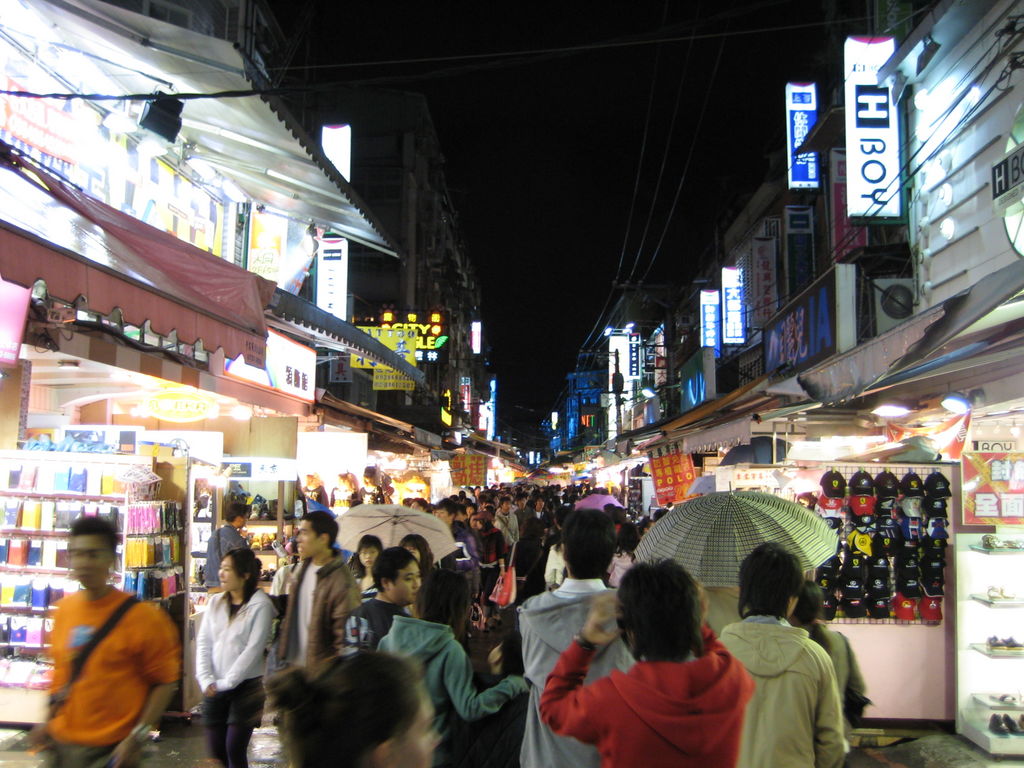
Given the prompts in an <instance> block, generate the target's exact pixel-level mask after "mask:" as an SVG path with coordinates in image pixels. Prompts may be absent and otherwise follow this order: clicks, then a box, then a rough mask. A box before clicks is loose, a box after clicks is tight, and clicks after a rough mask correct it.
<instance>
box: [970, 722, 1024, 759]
mask: <svg viewBox="0 0 1024 768" xmlns="http://www.w3.org/2000/svg"><path fill="white" fill-rule="evenodd" d="M989 717H990V715H987V714H986V715H985V721H984V722H983V723H981V724H978V723H976V722H975V721H974V720H973V719H971V718H968V719H967V720H965V721H964V724H963V727H964V735H965V736H967V737H968V738H970V740H971V741H973V742H974V743H975V744H977V745H978V746H980V747H981V748H982V749H984V750H985V751H986V752H988V753H989V754H990V755H1000V756H1003V755H1013V756H1016V755H1024V734H1009V735H1007V736H999V735H997V734H994V733H992V732H991V731H990V730H989V729H988V718H989Z"/></svg>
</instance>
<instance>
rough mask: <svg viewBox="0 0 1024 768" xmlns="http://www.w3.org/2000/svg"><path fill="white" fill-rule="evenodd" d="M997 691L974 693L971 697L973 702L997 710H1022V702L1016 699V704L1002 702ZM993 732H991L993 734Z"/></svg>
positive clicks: (1023, 709) (1023, 705)
mask: <svg viewBox="0 0 1024 768" xmlns="http://www.w3.org/2000/svg"><path fill="white" fill-rule="evenodd" d="M999 696H1000V694H998V693H975V694H972V697H973V699H974V701H975V703H977V704H980V705H981V706H983V707H987V708H988V709H991V710H993V711H997V712H1024V704H1021V703H1020V701H1018V702H1017V703H1016V704H1004V703H1003V702H1001V701H999V700H998V699H999ZM994 735H995V734H993V736H994Z"/></svg>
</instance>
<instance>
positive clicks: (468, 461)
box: [451, 453, 487, 487]
mask: <svg viewBox="0 0 1024 768" xmlns="http://www.w3.org/2000/svg"><path fill="white" fill-rule="evenodd" d="M451 473H452V485H453V486H455V487H461V486H464V485H474V486H475V485H487V457H486V456H480V455H479V454H475V453H460V454H458V455H457V456H453V457H452V460H451Z"/></svg>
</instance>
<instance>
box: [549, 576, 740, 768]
mask: <svg viewBox="0 0 1024 768" xmlns="http://www.w3.org/2000/svg"><path fill="white" fill-rule="evenodd" d="M617 619H618V622H619V626H621V632H622V634H623V635H624V636H625V638H626V642H627V643H628V644H629V647H630V650H631V651H632V652H633V656H635V657H636V659H637V663H636V664H635V665H634V666H633V668H632V669H630V670H629V672H626V673H622V672H618V671H613V672H612V674H611V675H610V676H608V677H605V678H602V679H600V680H598V681H596V682H594V683H592V684H590V685H586V686H584V684H583V681H584V679H585V678H586V676H587V671H588V669H589V667H590V662H591V660H592V659H593V657H594V654H595V652H596V651H597V649H598V648H599V647H601V646H603V645H606V644H607V643H609V642H611V641H613V640H615V639H616V638H617V637H619V634H620V629H619V627H618V626H616V620H617ZM753 692H754V683H753V681H752V680H751V679H750V675H748V674H747V672H746V670H745V669H744V668H743V664H741V663H740V662H739V661H738V660H736V659H735V658H733V656H732V655H731V654H730V653H729V652H728V651H727V650H726V649H725V646H724V645H722V644H721V643H720V642H719V640H718V638H716V637H715V635H714V633H713V632H712V631H711V630H710V629H708V627H707V625H706V624H705V623H704V608H703V600H702V598H701V590H700V587H699V585H698V584H697V582H696V581H694V579H693V578H692V577H691V576H690V575H689V574H688V573H687V572H686V571H685V570H684V569H683V567H682V566H680V565H678V564H677V563H674V562H671V561H669V560H662V561H661V562H659V563H655V564H649V563H637V564H636V565H634V566H633V567H632V568H631V569H630V570H629V571H628V572H627V573H626V575H625V576H624V577H623V579H622V586H620V587H619V593H618V596H617V597H616V595H614V594H613V593H610V592H609V593H605V594H602V595H598V596H597V597H595V598H594V599H593V601H592V602H591V606H590V614H589V616H588V617H587V621H586V623H585V624H584V625H583V628H582V629H581V630H580V633H579V634H578V635H577V636H576V641H575V642H574V643H571V644H570V645H569V647H568V648H567V649H566V650H565V652H564V653H563V654H562V657H561V658H560V659H559V660H558V664H557V665H556V666H555V670H554V672H552V673H551V676H550V677H549V678H548V682H547V685H546V686H545V688H544V695H543V696H542V697H541V702H540V712H541V717H543V718H544V722H545V723H547V724H548V725H549V726H551V728H552V730H554V731H555V733H559V734H562V735H564V736H572V737H574V738H577V739H579V740H580V741H583V742H585V743H587V744H594V745H596V746H597V748H598V750H599V751H600V753H601V754H602V755H603V756H604V758H605V760H606V762H607V763H608V764H609V765H645V766H649V767H650V768H662V767H664V768H688V767H692V768H704V767H705V766H712V765H735V764H736V759H737V758H738V757H739V749H740V734H741V731H742V726H743V713H744V710H745V709H746V706H747V701H748V700H749V699H750V697H751V695H752V694H753Z"/></svg>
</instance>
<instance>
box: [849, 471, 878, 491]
mask: <svg viewBox="0 0 1024 768" xmlns="http://www.w3.org/2000/svg"><path fill="white" fill-rule="evenodd" d="M850 495H851V496H874V495H875V483H874V481H873V480H872V479H871V475H869V474H868V473H867V472H865V471H864V470H863V469H860V470H858V471H856V472H854V473H853V475H852V476H851V477H850Z"/></svg>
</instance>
